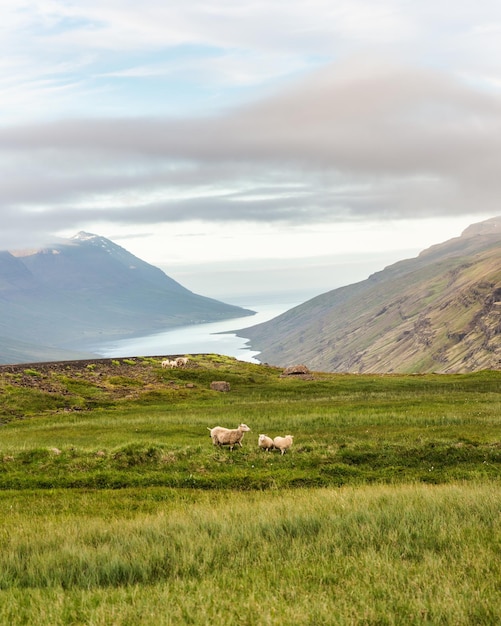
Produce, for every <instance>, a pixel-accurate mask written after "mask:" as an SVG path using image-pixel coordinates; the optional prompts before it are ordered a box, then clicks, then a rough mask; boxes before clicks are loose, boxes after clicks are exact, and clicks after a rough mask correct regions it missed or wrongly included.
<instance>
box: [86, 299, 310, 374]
mask: <svg viewBox="0 0 501 626" xmlns="http://www.w3.org/2000/svg"><path fill="white" fill-rule="evenodd" d="M306 299H308V298H305V299H304V300H303V299H301V298H299V297H296V298H294V299H291V298H288V299H287V300H288V301H285V298H284V301H279V300H278V299H277V300H276V301H270V299H269V298H267V299H262V300H258V301H255V302H254V303H252V302H246V303H243V302H235V301H234V300H233V301H232V302H231V304H238V306H242V307H244V308H246V309H251V310H252V311H256V314H255V315H246V316H245V317H237V318H232V319H228V320H224V321H220V322H210V323H207V324H191V325H189V326H180V327H177V328H175V329H169V330H165V331H163V332H162V331H161V332H156V333H153V334H151V335H145V336H141V337H133V338H128V339H118V340H115V341H110V342H103V343H100V344H99V345H97V346H93V347H92V352H93V353H94V354H99V355H100V356H102V357H105V358H125V357H130V356H162V355H165V356H167V355H171V354H172V355H174V354H208V353H215V354H223V355H226V356H231V357H235V358H236V359H239V360H240V361H248V362H250V363H260V361H259V352H258V351H256V350H252V349H251V348H250V346H248V345H247V341H248V340H247V339H246V338H243V337H237V335H236V333H235V332H232V331H237V330H239V329H241V328H248V327H249V326H255V325H256V324H261V323H262V322H267V321H268V320H271V319H273V318H275V317H277V316H278V315H280V314H281V313H284V312H285V311H288V310H289V309H292V308H294V307H295V306H297V305H298V304H301V302H304V301H305V300H306ZM225 301H226V300H225Z"/></svg>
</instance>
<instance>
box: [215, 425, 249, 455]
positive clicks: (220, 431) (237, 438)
mask: <svg viewBox="0 0 501 626" xmlns="http://www.w3.org/2000/svg"><path fill="white" fill-rule="evenodd" d="M207 430H208V431H209V432H210V437H211V439H212V443H213V444H214V445H215V446H230V450H233V448H234V446H236V445H237V444H238V445H239V446H240V447H242V439H243V437H244V434H245V433H247V432H249V431H250V428H249V427H248V426H247V424H240V426H239V427H238V428H235V429H233V430H231V429H229V428H223V426H214V428H209V427H208V426H207Z"/></svg>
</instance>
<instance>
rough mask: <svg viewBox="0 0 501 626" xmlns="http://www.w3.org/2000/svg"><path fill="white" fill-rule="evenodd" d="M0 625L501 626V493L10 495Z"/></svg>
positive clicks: (420, 489)
mask: <svg viewBox="0 0 501 626" xmlns="http://www.w3.org/2000/svg"><path fill="white" fill-rule="evenodd" d="M0 503H1V509H2V511H1V512H2V518H3V520H4V524H3V525H2V529H1V531H0V548H1V549H0V590H1V591H0V598H1V600H0V602H1V604H0V622H1V623H10V624H22V623H30V624H51V625H52V626H56V625H57V624H67V623H82V624H103V625H104V624H117V625H118V624H132V623H136V624H151V623H156V624H256V625H258V624H259V625H260V624H376V623H378V624H423V623H428V624H451V625H454V626H460V625H466V624H497V623H499V621H500V620H501V587H500V582H501V569H500V545H501V543H500V542H501V520H500V510H501V492H500V491H499V489H498V488H497V487H495V486H494V485H476V484H469V485H463V484H461V485H460V484H456V485H447V486H441V487H430V486H416V485H407V486H401V487H398V488H396V487H393V488H390V487H383V486H380V487H372V488H369V487H365V488H359V489H352V488H345V489H342V490H332V489H322V490H296V491H294V492H290V491H285V492H284V491H276V492H274V491H268V492H264V493H240V492H226V493H220V494H217V493H216V494H214V493H210V494H207V493H201V492H198V493H195V494H193V493H187V492H184V491H181V492H176V491H173V490H163V489H149V490H145V491H143V492H138V491H130V490H125V491H120V492H113V493H110V492H106V491H102V492H94V493H86V492H82V493H79V492H70V493H64V492H59V491H55V492H47V493H46V495H45V496H44V501H43V502H42V503H39V502H38V498H37V496H36V495H35V494H23V495H21V497H20V498H19V499H18V498H16V495H15V494H14V493H10V494H5V493H4V494H3V495H2V498H1V500H0Z"/></svg>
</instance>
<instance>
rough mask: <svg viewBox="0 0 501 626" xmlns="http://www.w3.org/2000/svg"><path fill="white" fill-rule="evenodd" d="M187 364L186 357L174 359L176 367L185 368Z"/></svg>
mask: <svg viewBox="0 0 501 626" xmlns="http://www.w3.org/2000/svg"><path fill="white" fill-rule="evenodd" d="M187 363H188V357H186V356H178V357H177V359H176V364H177V366H178V367H186V364H187Z"/></svg>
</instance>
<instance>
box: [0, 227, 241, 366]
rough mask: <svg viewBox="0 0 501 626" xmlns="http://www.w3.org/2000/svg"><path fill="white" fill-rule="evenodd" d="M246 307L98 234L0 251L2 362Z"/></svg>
mask: <svg viewBox="0 0 501 626" xmlns="http://www.w3.org/2000/svg"><path fill="white" fill-rule="evenodd" d="M251 314H252V312H251V311H248V310H246V309H242V308H240V307H236V306H233V305H228V304H225V303H223V302H219V301H217V300H214V299H212V298H207V297H204V296H200V295H197V294H195V293H193V292H191V291H189V290H188V289H186V288H185V287H183V286H182V285H180V284H179V283H177V282H176V281H175V280H173V279H172V278H170V277H169V276H167V275H166V274H165V273H164V272H162V271H161V270H160V269H158V268H156V267H154V266H152V265H150V264H149V263H146V262H144V261H142V260H141V259H138V258H137V257H136V256H134V255H132V254H130V253H129V252H128V251H127V250H125V249H124V248H122V247H120V246H118V245H116V244H114V243H113V242H111V241H109V240H108V239H105V238H104V237H99V236H97V235H89V234H88V233H79V234H78V235H77V236H76V237H74V238H72V239H71V240H68V241H63V242H60V243H57V244H54V245H52V246H50V247H48V248H45V249H42V250H34V251H25V252H21V251H19V252H13V253H10V252H2V253H0V362H3V363H9V362H22V361H30V360H37V361H38V360H44V359H40V353H44V352H45V354H46V359H45V360H54V359H60V358H65V356H66V358H74V357H75V353H76V351H78V352H82V351H86V350H88V349H89V346H92V345H95V344H96V343H97V341H103V340H106V339H111V338H118V337H127V336H132V335H139V334H148V333H152V332H155V331H158V330H163V329H165V328H173V327H176V326H180V325H186V324H197V323H202V322H209V321H217V320H221V319H229V318H233V317H240V316H245V315H251ZM63 351H69V352H67V353H64V352H63ZM16 354H17V358H16ZM13 358H14V359H15V360H12V359H13Z"/></svg>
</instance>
